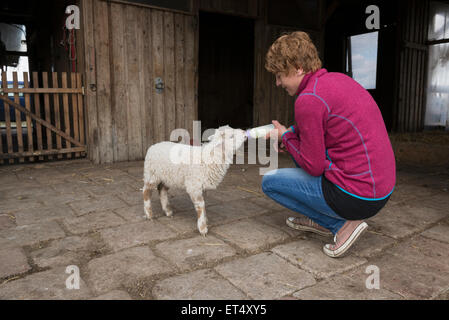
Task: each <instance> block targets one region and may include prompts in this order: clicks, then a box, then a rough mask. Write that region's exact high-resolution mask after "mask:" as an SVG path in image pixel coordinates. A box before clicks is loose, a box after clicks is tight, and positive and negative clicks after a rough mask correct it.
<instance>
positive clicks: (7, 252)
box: [0, 248, 31, 279]
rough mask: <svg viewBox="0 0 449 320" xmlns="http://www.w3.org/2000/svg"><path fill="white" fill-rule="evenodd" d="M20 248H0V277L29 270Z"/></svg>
mask: <svg viewBox="0 0 449 320" xmlns="http://www.w3.org/2000/svg"><path fill="white" fill-rule="evenodd" d="M30 269H31V267H30V265H29V264H28V261H27V257H26V256H25V252H23V250H22V248H7V249H0V279H1V278H5V277H9V276H12V275H17V274H21V273H25V272H27V271H28V270H30Z"/></svg>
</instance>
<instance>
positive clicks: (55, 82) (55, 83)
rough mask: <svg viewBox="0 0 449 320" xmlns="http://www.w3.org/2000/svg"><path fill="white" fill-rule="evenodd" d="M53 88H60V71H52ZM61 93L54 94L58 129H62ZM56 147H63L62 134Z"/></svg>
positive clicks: (59, 157) (60, 156) (57, 140)
mask: <svg viewBox="0 0 449 320" xmlns="http://www.w3.org/2000/svg"><path fill="white" fill-rule="evenodd" d="M52 80H53V88H58V87H59V83H58V73H57V72H53V73H52ZM59 98H60V97H59V94H58V93H55V94H53V111H54V113H55V126H56V129H58V130H61V107H60V105H59ZM56 149H62V139H61V136H60V135H56ZM58 159H62V154H60V155H58Z"/></svg>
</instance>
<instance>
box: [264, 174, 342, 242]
mask: <svg viewBox="0 0 449 320" xmlns="http://www.w3.org/2000/svg"><path fill="white" fill-rule="evenodd" d="M321 179H322V177H321V176H320V177H313V176H311V175H309V174H308V173H307V172H306V171H304V170H303V169H301V168H286V169H277V170H273V171H270V172H268V173H267V174H265V175H264V177H263V179H262V190H263V192H264V193H265V194H266V195H267V196H269V197H270V198H271V199H273V200H274V201H276V202H277V203H279V204H281V205H283V206H284V207H287V208H289V209H290V210H293V211H296V212H298V213H300V214H302V215H305V216H307V217H309V218H310V219H312V220H313V221H314V222H316V223H318V224H319V225H321V226H323V227H324V228H326V229H328V230H330V231H331V232H332V233H333V234H336V233H337V232H338V230H340V228H341V227H342V226H343V225H344V224H345V222H346V220H345V219H343V218H342V217H340V216H339V215H338V214H336V213H335V212H334V210H332V209H331V208H330V207H329V206H328V205H327V203H326V200H325V199H324V195H323V191H322V189H321Z"/></svg>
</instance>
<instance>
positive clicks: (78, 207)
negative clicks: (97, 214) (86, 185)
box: [69, 195, 128, 216]
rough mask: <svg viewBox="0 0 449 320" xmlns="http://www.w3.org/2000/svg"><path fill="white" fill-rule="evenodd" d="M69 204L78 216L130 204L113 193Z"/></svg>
mask: <svg viewBox="0 0 449 320" xmlns="http://www.w3.org/2000/svg"><path fill="white" fill-rule="evenodd" d="M69 205H70V207H71V208H72V209H73V210H74V211H75V214H76V215H78V216H81V215H85V214H88V213H91V212H94V211H106V210H113V209H119V208H123V207H127V206H128V205H127V204H126V203H125V202H123V200H121V199H119V198H118V197H116V196H113V195H107V196H101V197H95V198H93V197H89V198H88V199H87V200H83V201H76V202H71V203H70V204H69Z"/></svg>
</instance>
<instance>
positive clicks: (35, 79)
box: [33, 72, 44, 160]
mask: <svg viewBox="0 0 449 320" xmlns="http://www.w3.org/2000/svg"><path fill="white" fill-rule="evenodd" d="M33 87H34V88H39V75H38V73H37V72H33ZM34 112H35V114H36V115H37V116H38V117H40V116H41V102H40V96H39V94H35V95H34ZM36 137H37V149H38V150H43V149H44V147H43V144H42V126H41V124H40V123H38V122H36ZM39 160H44V157H42V156H40V157H39Z"/></svg>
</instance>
